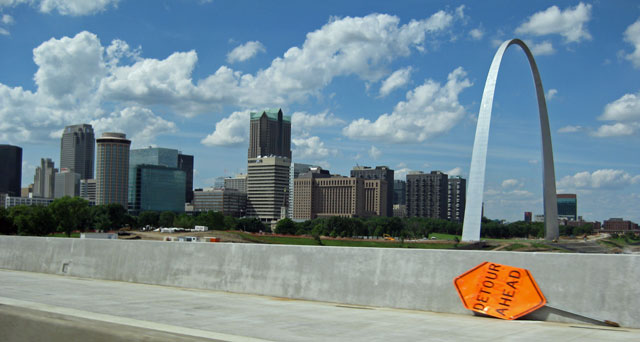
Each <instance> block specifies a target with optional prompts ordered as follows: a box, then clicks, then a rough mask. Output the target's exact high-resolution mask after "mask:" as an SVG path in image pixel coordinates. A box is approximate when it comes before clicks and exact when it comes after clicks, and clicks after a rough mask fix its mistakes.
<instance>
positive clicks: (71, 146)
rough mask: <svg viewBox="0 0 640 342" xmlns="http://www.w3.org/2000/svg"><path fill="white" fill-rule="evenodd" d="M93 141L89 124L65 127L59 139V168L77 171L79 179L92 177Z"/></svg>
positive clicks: (91, 128)
mask: <svg viewBox="0 0 640 342" xmlns="http://www.w3.org/2000/svg"><path fill="white" fill-rule="evenodd" d="M95 143H96V139H95V136H94V134H93V127H91V125H88V124H82V125H72V126H67V127H65V128H64V132H63V133H62V139H61V140H60V170H62V169H67V170H69V172H75V173H79V174H80V179H92V178H93V161H94V151H95V148H94V146H95Z"/></svg>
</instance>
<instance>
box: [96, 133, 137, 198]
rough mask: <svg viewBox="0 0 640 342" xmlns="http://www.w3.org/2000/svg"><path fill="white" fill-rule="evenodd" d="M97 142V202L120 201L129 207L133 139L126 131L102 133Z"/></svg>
mask: <svg viewBox="0 0 640 342" xmlns="http://www.w3.org/2000/svg"><path fill="white" fill-rule="evenodd" d="M96 144H97V147H98V148H97V158H96V161H97V163H96V164H97V165H96V204H98V205H101V204H109V203H119V204H121V205H122V206H123V207H125V208H127V205H128V200H127V197H128V188H129V148H130V146H131V140H128V139H127V136H126V134H124V133H102V137H100V138H98V139H96Z"/></svg>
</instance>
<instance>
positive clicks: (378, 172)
mask: <svg viewBox="0 0 640 342" xmlns="http://www.w3.org/2000/svg"><path fill="white" fill-rule="evenodd" d="M393 175H394V171H393V170H391V169H390V168H388V167H386V166H376V168H375V169H372V168H370V167H368V166H356V167H354V168H353V170H351V177H357V178H363V179H365V180H367V179H381V180H384V181H385V184H386V186H387V189H386V190H385V196H387V198H386V200H385V203H386V204H385V205H386V206H385V208H383V210H382V212H381V216H392V215H393V194H394V177H393Z"/></svg>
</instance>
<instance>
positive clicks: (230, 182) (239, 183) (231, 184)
mask: <svg viewBox="0 0 640 342" xmlns="http://www.w3.org/2000/svg"><path fill="white" fill-rule="evenodd" d="M224 188H225V189H234V190H238V191H240V192H244V193H245V194H246V193H247V175H246V174H238V175H236V176H235V177H233V178H225V179H224Z"/></svg>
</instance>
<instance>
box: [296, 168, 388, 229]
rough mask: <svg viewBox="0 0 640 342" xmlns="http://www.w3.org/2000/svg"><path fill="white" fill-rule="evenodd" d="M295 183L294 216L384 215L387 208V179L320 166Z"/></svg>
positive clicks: (311, 217)
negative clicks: (331, 171) (336, 173)
mask: <svg viewBox="0 0 640 342" xmlns="http://www.w3.org/2000/svg"><path fill="white" fill-rule="evenodd" d="M294 183H295V187H294V189H295V190H294V191H295V195H294V200H295V203H294V211H293V218H294V219H301V220H310V219H314V218H317V217H330V216H341V217H368V216H381V215H382V214H383V213H384V211H385V210H386V205H387V203H386V199H387V194H386V190H387V184H386V181H385V180H381V179H368V180H365V179H363V178H358V177H343V176H331V175H330V174H329V171H327V170H322V169H321V168H319V167H318V168H312V169H311V170H310V171H309V172H307V173H304V174H302V175H300V176H299V177H298V178H296V179H295V180H294Z"/></svg>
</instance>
